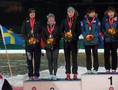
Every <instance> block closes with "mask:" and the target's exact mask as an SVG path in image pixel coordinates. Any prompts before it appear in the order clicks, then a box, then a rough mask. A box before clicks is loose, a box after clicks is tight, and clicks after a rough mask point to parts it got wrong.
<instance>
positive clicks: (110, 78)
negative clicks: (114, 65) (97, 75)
mask: <svg viewBox="0 0 118 90" xmlns="http://www.w3.org/2000/svg"><path fill="white" fill-rule="evenodd" d="M108 79H109V80H110V85H112V84H113V83H112V81H113V80H112V76H111V77H109V78H108Z"/></svg>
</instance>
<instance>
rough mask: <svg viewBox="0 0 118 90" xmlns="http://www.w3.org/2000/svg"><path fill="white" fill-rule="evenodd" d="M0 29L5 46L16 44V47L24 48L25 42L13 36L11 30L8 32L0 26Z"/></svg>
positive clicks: (17, 36)
mask: <svg viewBox="0 0 118 90" xmlns="http://www.w3.org/2000/svg"><path fill="white" fill-rule="evenodd" d="M0 29H1V35H2V38H4V41H5V44H6V45H8V44H16V45H22V46H24V44H25V41H24V39H23V38H22V37H20V36H19V35H17V34H15V33H14V32H12V31H11V30H8V29H7V28H5V27H3V26H1V25H0Z"/></svg>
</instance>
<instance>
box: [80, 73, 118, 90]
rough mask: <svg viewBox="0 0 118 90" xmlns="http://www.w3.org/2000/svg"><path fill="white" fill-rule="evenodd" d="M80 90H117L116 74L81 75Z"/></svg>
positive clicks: (117, 75)
mask: <svg viewBox="0 0 118 90" xmlns="http://www.w3.org/2000/svg"><path fill="white" fill-rule="evenodd" d="M81 83H82V90H118V73H98V74H83V75H82V77H81Z"/></svg>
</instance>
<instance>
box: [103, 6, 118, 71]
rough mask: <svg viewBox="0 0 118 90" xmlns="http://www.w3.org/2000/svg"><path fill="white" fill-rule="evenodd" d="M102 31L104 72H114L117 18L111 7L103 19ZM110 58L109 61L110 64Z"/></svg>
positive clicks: (115, 65)
mask: <svg viewBox="0 0 118 90" xmlns="http://www.w3.org/2000/svg"><path fill="white" fill-rule="evenodd" d="M102 31H103V33H104V60H105V69H106V72H110V69H111V71H112V72H116V69H117V42H118V16H117V14H116V10H115V8H113V7H109V8H108V9H107V10H106V12H105V16H104V18H103V22H102ZM110 56H111V59H112V60H111V61H112V63H110Z"/></svg>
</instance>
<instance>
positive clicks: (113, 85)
mask: <svg viewBox="0 0 118 90" xmlns="http://www.w3.org/2000/svg"><path fill="white" fill-rule="evenodd" d="M23 90H118V73H109V74H108V73H97V74H87V73H85V74H83V75H82V76H81V80H75V81H74V80H69V81H68V80H64V79H58V80H56V81H52V80H47V79H41V80H38V81H29V80H28V81H25V82H24V85H23Z"/></svg>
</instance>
